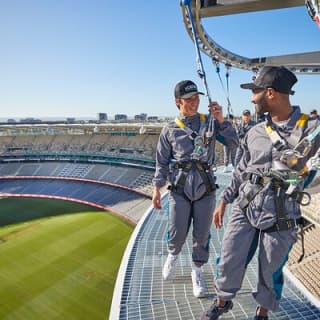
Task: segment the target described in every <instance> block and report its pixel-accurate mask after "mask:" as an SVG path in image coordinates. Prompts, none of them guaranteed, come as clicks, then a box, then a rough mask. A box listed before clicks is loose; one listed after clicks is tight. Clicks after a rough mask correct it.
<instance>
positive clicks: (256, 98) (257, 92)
mask: <svg viewBox="0 0 320 320" xmlns="http://www.w3.org/2000/svg"><path fill="white" fill-rule="evenodd" d="M266 93H267V89H253V90H252V94H253V95H252V98H251V102H252V103H254V104H255V108H256V112H257V113H258V114H262V113H265V112H269V111H270V110H269V109H270V108H269V105H268V101H267V99H266Z"/></svg>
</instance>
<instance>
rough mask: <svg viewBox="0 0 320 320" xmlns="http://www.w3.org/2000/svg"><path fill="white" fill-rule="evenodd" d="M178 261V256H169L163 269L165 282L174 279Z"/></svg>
mask: <svg viewBox="0 0 320 320" xmlns="http://www.w3.org/2000/svg"><path fill="white" fill-rule="evenodd" d="M177 261H178V255H175V256H174V255H173V254H171V253H169V254H168V257H167V260H166V262H165V263H164V266H163V269H162V277H163V280H170V279H173V278H174V269H175V267H176V264H177Z"/></svg>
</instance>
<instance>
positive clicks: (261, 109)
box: [255, 94, 269, 115]
mask: <svg viewBox="0 0 320 320" xmlns="http://www.w3.org/2000/svg"><path fill="white" fill-rule="evenodd" d="M255 109H256V112H257V114H258V115H262V114H264V113H266V112H269V106H268V103H267V100H266V97H265V94H264V95H263V96H262V97H261V98H260V101H259V102H258V103H257V104H256V105H255Z"/></svg>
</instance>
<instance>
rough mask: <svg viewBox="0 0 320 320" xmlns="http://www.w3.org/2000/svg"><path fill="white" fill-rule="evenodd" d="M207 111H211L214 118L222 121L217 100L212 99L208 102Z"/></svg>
mask: <svg viewBox="0 0 320 320" xmlns="http://www.w3.org/2000/svg"><path fill="white" fill-rule="evenodd" d="M208 108H209V112H211V114H212V117H213V118H214V119H216V120H217V121H218V122H219V123H222V122H223V121H224V119H223V114H222V107H221V106H220V105H219V103H218V102H216V101H213V102H211V103H210V104H209V107H208Z"/></svg>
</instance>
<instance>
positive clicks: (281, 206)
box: [201, 67, 320, 320]
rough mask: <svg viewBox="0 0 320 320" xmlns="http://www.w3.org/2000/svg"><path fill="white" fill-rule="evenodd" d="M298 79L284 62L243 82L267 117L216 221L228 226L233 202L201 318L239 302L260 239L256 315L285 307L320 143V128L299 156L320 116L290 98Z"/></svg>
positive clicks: (249, 137) (248, 145)
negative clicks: (311, 117)
mask: <svg viewBox="0 0 320 320" xmlns="http://www.w3.org/2000/svg"><path fill="white" fill-rule="evenodd" d="M296 82H297V78H296V76H295V75H294V74H293V73H292V72H291V71H289V70H288V69H286V68H284V67H264V68H262V70H261V72H260V73H259V75H258V76H257V78H256V79H255V81H254V83H249V84H243V85H241V88H243V89H251V90H252V93H253V95H252V100H251V101H252V103H254V104H255V108H256V111H257V113H258V114H261V113H267V116H266V117H267V120H266V122H264V123H258V124H257V125H255V126H254V127H252V128H251V129H250V130H249V131H248V133H247V134H246V136H245V138H244V139H245V140H244V143H243V146H244V148H243V149H244V153H243V156H242V158H241V160H240V162H239V164H238V166H237V168H236V170H235V172H234V174H233V176H232V181H231V183H230V185H229V186H228V187H227V188H226V189H225V191H224V193H223V195H222V198H221V200H220V203H219V206H218V207H217V208H216V210H215V212H214V218H213V220H214V224H215V226H216V227H217V228H221V226H222V224H223V216H224V212H225V208H226V206H227V204H229V203H232V202H233V203H234V204H233V208H232V213H231V215H230V217H229V220H228V224H227V227H226V231H225V233H224V238H223V241H222V247H221V256H220V260H219V264H218V270H217V278H216V281H215V287H216V292H217V299H216V300H215V301H214V303H213V305H212V306H211V307H210V309H209V310H207V311H206V312H204V314H203V315H202V318H201V319H202V320H214V319H218V318H219V317H220V315H222V314H223V313H225V312H228V311H229V310H230V309H232V307H233V303H232V299H233V298H234V297H235V295H236V293H237V292H238V290H239V289H240V288H241V284H242V280H243V278H244V274H245V271H246V267H247V265H248V263H249V262H250V260H251V258H252V257H253V255H254V253H255V251H256V248H257V247H258V246H259V253H258V265H259V270H258V283H257V287H256V289H255V290H254V292H253V297H254V299H255V300H256V302H257V304H258V307H257V310H256V315H255V317H254V319H255V320H267V319H268V310H272V311H275V310H277V309H278V307H279V302H280V298H281V291H282V287H283V275H282V268H283V266H284V264H285V263H286V261H287V259H288V254H289V252H290V249H291V247H292V246H293V244H294V243H295V242H296V239H297V230H298V227H297V225H298V224H299V222H300V221H299V218H300V216H301V212H300V204H299V203H300V202H301V196H302V193H301V191H302V189H303V185H304V180H305V179H307V176H308V174H307V173H306V172H304V168H305V164H306V163H307V160H308V159H309V158H310V157H312V156H313V155H314V154H315V153H316V151H317V150H318V148H319V146H320V135H317V136H316V137H315V138H314V139H313V141H312V148H311V150H310V151H309V152H307V150H303V149H304V148H302V149H295V151H296V152H299V153H300V155H302V154H303V152H304V151H306V152H307V156H302V158H299V157H296V158H294V156H293V154H294V153H293V152H292V149H294V147H295V146H297V144H298V142H299V141H301V140H302V139H303V138H304V137H306V136H307V135H308V134H310V132H312V131H313V130H314V129H315V128H316V127H317V126H319V121H308V116H307V115H305V114H301V111H300V108H299V107H298V106H292V105H291V104H290V100H289V94H293V91H292V90H291V88H292V86H293V85H294V84H295V83H296ZM293 180H294V181H293Z"/></svg>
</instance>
